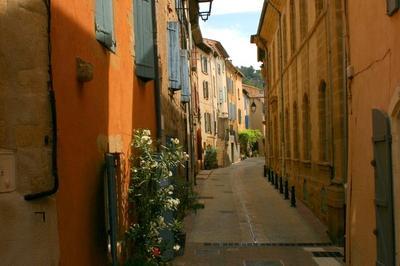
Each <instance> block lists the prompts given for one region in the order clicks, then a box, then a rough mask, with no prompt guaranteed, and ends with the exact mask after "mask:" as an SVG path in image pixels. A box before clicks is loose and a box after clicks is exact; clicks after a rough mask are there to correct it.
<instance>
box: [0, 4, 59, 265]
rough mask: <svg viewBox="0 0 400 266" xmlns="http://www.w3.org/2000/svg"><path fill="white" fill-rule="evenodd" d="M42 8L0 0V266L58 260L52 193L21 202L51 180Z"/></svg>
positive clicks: (45, 29) (44, 9)
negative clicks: (6, 166) (0, 33)
mask: <svg viewBox="0 0 400 266" xmlns="http://www.w3.org/2000/svg"><path fill="white" fill-rule="evenodd" d="M47 11H48V9H47V7H46V5H45V2H44V1H34V0H30V1H28V0H25V1H22V0H15V1H1V2H0V29H1V32H2V37H1V38H0V165H1V166H2V169H4V168H3V167H4V166H5V165H9V166H10V167H9V168H7V169H6V170H5V172H6V174H5V176H6V177H4V178H3V177H2V178H1V179H0V192H1V193H0V221H1V227H0V239H1V240H0V258H1V264H4V265H54V264H57V262H58V234H57V210H56V205H55V200H54V197H49V198H43V199H39V200H35V201H25V200H24V195H26V194H28V193H32V192H41V191H45V190H49V189H51V188H52V187H53V180H54V179H53V177H52V173H51V171H52V160H51V156H52V148H51V146H52V145H51V141H52V139H51V135H52V127H51V112H50V101H49V92H48V81H49V75H48V67H49V54H48V12H47ZM5 154H8V155H5ZM7 156H8V157H7ZM9 162H11V164H8V163H9ZM2 176H3V174H2Z"/></svg>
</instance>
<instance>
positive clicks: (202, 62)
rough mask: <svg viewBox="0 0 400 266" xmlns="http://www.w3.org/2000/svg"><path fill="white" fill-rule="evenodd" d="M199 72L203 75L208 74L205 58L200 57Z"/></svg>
mask: <svg viewBox="0 0 400 266" xmlns="http://www.w3.org/2000/svg"><path fill="white" fill-rule="evenodd" d="M201 71H202V72H203V73H204V74H208V62H207V57H206V56H203V55H202V56H201Z"/></svg>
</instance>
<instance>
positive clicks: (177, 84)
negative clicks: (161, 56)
mask: <svg viewBox="0 0 400 266" xmlns="http://www.w3.org/2000/svg"><path fill="white" fill-rule="evenodd" d="M179 47H180V46H179V23H178V22H177V21H170V22H168V78H169V88H170V89H172V90H180V89H181V71H180V69H181V64H180V62H181V59H180V48H179Z"/></svg>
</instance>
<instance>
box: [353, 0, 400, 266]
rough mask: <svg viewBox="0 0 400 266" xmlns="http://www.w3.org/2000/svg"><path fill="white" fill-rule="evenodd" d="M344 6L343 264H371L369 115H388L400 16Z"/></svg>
mask: <svg viewBox="0 0 400 266" xmlns="http://www.w3.org/2000/svg"><path fill="white" fill-rule="evenodd" d="M347 2H348V24H349V52H350V64H351V65H352V66H353V67H354V73H355V75H354V78H353V79H352V80H351V82H350V86H349V88H350V89H349V144H350V146H349V148H350V150H349V166H348V167H349V179H348V193H347V195H348V197H347V198H348V202H347V206H348V207H349V210H348V222H347V225H348V228H347V230H348V233H347V236H348V237H347V256H348V258H347V262H348V263H349V264H351V265H375V259H376V238H375V235H374V234H373V231H374V229H375V227H376V225H375V224H376V223H375V205H374V193H375V185H374V169H373V167H372V166H371V164H370V162H371V160H372V159H373V150H372V142H371V138H372V120H371V111H372V109H373V108H380V109H382V110H384V111H386V112H389V110H388V109H389V104H390V102H391V101H392V98H393V97H394V96H395V95H394V92H395V89H396V87H398V86H399V85H400V51H399V47H400V34H399V33H400V31H399V29H400V12H397V13H396V14H395V15H394V16H392V17H389V16H387V15H386V1H363V0H359V1H347ZM396 160H397V161H398V158H393V162H395V161H396ZM398 178H399V177H398V176H395V175H394V176H393V179H394V180H397V179H398ZM395 198H399V195H398V194H397V195H396V194H395ZM397 221H398V219H397ZM397 246H398V245H397ZM397 263H399V262H397Z"/></svg>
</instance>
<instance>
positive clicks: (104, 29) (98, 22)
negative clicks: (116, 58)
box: [95, 0, 115, 51]
mask: <svg viewBox="0 0 400 266" xmlns="http://www.w3.org/2000/svg"><path fill="white" fill-rule="evenodd" d="M95 30H96V40H98V41H99V42H100V43H101V44H102V45H104V46H105V47H106V48H108V49H110V50H111V51H115V38H114V15H113V4H112V0H96V17H95Z"/></svg>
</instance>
